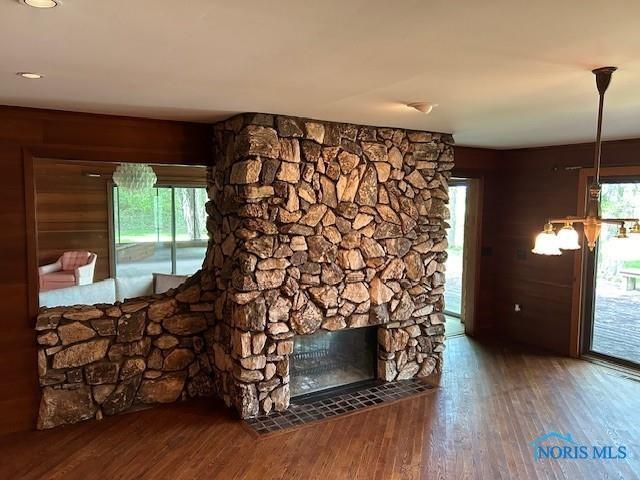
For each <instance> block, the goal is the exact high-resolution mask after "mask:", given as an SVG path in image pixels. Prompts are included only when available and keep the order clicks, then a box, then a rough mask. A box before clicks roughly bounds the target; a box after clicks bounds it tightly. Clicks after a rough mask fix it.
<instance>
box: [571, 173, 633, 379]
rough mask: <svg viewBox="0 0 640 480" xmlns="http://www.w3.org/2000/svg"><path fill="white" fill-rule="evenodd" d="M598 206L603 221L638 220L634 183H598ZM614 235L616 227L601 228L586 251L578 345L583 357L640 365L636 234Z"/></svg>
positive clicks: (627, 179)
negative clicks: (594, 243)
mask: <svg viewBox="0 0 640 480" xmlns="http://www.w3.org/2000/svg"><path fill="white" fill-rule="evenodd" d="M601 205H602V217H603V218H638V217H639V216H640V179H636V178H634V179H630V178H628V177H626V178H620V179H608V180H604V182H603V185H602V201H601ZM629 226H630V225H629ZM629 226H628V227H629ZM616 235H617V226H615V225H603V227H602V232H601V233H600V238H599V240H598V244H597V247H596V250H595V252H593V253H590V252H587V258H586V267H587V268H586V269H585V271H586V278H585V286H586V289H585V291H586V296H585V305H584V306H585V308H584V312H585V322H584V324H583V325H584V332H583V335H584V336H583V345H584V346H585V348H584V350H586V353H589V354H592V355H596V356H599V357H603V358H604V359H607V360H612V361H614V362H617V363H621V364H626V365H629V366H640V235H637V234H636V235H633V234H629V238H626V239H619V238H616Z"/></svg>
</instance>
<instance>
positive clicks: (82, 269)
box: [38, 252, 98, 292]
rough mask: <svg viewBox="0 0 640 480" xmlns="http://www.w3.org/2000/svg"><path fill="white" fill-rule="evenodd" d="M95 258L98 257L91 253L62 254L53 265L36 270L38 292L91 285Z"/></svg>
mask: <svg viewBox="0 0 640 480" xmlns="http://www.w3.org/2000/svg"><path fill="white" fill-rule="evenodd" d="M97 258H98V256H97V255H96V254H95V253H91V252H65V253H63V254H62V256H61V257H60V258H59V259H58V260H56V262H55V263H51V264H49V265H44V266H42V267H39V268H38V276H39V277H40V291H41V292H44V291H47V290H55V289H57V288H66V287H73V286H74V285H88V284H90V283H93V272H94V270H95V268H96V259H97Z"/></svg>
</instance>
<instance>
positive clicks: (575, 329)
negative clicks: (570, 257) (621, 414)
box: [569, 166, 640, 366]
mask: <svg viewBox="0 0 640 480" xmlns="http://www.w3.org/2000/svg"><path fill="white" fill-rule="evenodd" d="M594 174H595V171H594V169H593V168H583V169H581V170H580V177H579V181H578V205H577V207H578V208H577V211H578V212H579V214H582V212H584V211H585V207H586V202H587V191H588V185H589V181H590V178H591V177H593V175H594ZM600 176H601V177H602V178H607V177H640V166H632V167H604V168H601V169H600ZM580 242H581V246H582V248H581V249H580V250H579V251H578V252H577V253H576V255H575V257H574V263H573V286H572V298H571V303H572V305H571V331H570V345H569V355H570V356H572V357H575V358H580V357H582V356H585V355H586V356H597V357H599V358H603V359H605V360H607V361H611V362H615V363H618V364H621V365H624V360H622V362H620V361H617V359H614V358H613V357H608V356H606V355H602V354H599V353H594V352H591V351H590V345H589V343H590V342H589V341H587V340H588V339H587V338H586V335H590V327H591V325H590V324H589V325H588V322H590V320H587V315H591V309H590V308H587V301H588V299H587V294H588V293H589V291H590V289H589V288H587V283H586V282H587V277H586V276H587V275H589V274H591V275H593V274H594V272H593V268H592V266H590V265H589V253H588V249H587V248H586V242H585V241H584V235H581V236H580ZM596 248H597V247H596ZM591 255H594V254H591ZM592 263H593V262H592ZM589 268H591V272H589ZM633 365H636V364H633ZM636 366H637V365H636Z"/></svg>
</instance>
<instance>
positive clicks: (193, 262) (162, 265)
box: [112, 186, 207, 277]
mask: <svg viewBox="0 0 640 480" xmlns="http://www.w3.org/2000/svg"><path fill="white" fill-rule="evenodd" d="M112 198H113V250H114V259H115V261H114V262H113V265H112V268H114V269H115V272H113V273H114V276H117V277H134V276H140V275H148V274H152V273H170V274H178V275H191V274H193V273H195V272H196V271H197V270H199V269H200V267H201V266H202V262H203V259H204V257H205V253H206V249H207V228H206V217H207V214H206V211H205V203H206V201H207V190H206V188H204V187H179V186H158V187H156V188H152V189H146V190H140V191H131V190H125V189H122V188H118V187H117V186H114V187H113V195H112Z"/></svg>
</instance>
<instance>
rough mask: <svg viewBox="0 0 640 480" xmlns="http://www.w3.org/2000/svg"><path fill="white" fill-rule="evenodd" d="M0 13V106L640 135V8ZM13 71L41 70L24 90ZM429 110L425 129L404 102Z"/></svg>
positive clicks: (581, 3)
mask: <svg viewBox="0 0 640 480" xmlns="http://www.w3.org/2000/svg"><path fill="white" fill-rule="evenodd" d="M60 1H61V6H60V7H58V8H55V9H52V10H38V9H34V8H29V7H25V6H23V5H21V4H20V3H19V2H18V1H17V0H0V104H8V105H22V106H33V107H44V108H57V109H64V110H79V111H88V112H99V113H114V114H124V115H137V116H146V117H154V118H166V119H176V120H194V121H202V122H210V121H214V120H218V119H222V118H226V117H227V116H230V115H231V114H233V113H237V112H244V111H259V112H274V113H284V114H291V115H300V116H308V117H314V118H319V119H324V120H334V121H346V122H354V123H360V124H370V125H381V126H397V127H406V128H414V129H420V130H433V131H443V132H451V133H453V134H454V136H455V138H456V141H457V143H458V144H459V145H474V146H484V147H496V148H508V147H523V146H536V145H551V144H559V143H573V142H580V141H590V140H592V139H593V136H594V130H595V115H596V107H597V94H596V90H595V86H594V80H593V76H592V75H591V73H590V70H591V69H592V68H593V67H596V66H601V65H606V64H614V65H617V66H618V67H619V68H620V70H619V71H618V72H617V73H616V74H615V75H614V78H613V82H612V86H611V87H610V89H609V92H608V94H607V109H606V115H605V121H606V123H605V132H604V133H605V138H609V139H613V138H630V137H637V136H640V54H639V53H640V29H639V27H640V23H639V20H638V19H639V18H640V2H638V1H637V0H627V1H620V0H599V1H592V0H536V1H529V2H525V1H517V0H486V1H479V0H456V1H452V0H428V1H427V0H321V1H320V0H309V1H307V0H272V1H264V0H260V1H259V0H242V1H233V0H220V1H219V0H103V1H99V0H60ZM18 71H35V72H40V73H44V74H45V75H46V78H44V79H42V80H35V81H33V80H25V79H22V78H19V77H17V76H16V75H15V72H18ZM419 100H428V101H431V102H434V103H438V104H439V107H438V108H436V109H435V110H434V111H433V113H431V114H430V115H428V116H425V115H423V114H420V113H418V112H415V111H411V110H408V109H406V107H403V106H402V104H403V103H406V102H411V101H419Z"/></svg>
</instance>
